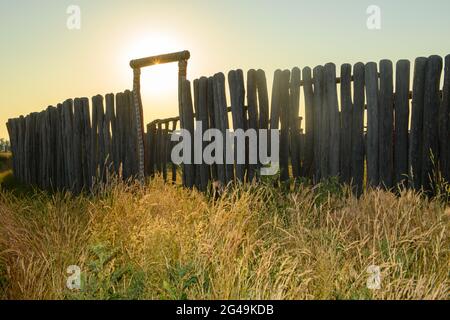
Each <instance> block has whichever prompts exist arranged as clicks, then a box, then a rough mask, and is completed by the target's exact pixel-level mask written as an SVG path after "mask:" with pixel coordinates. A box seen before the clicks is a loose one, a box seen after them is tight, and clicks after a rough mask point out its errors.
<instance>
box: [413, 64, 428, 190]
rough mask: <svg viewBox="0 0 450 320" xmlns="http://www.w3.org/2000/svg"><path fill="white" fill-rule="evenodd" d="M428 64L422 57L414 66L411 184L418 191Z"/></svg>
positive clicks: (420, 178)
mask: <svg viewBox="0 0 450 320" xmlns="http://www.w3.org/2000/svg"><path fill="white" fill-rule="evenodd" d="M427 64H428V59H427V58H424V57H421V58H417V59H416V61H415V65H414V82H413V99H412V115H411V132H410V135H409V137H410V142H409V146H410V147H409V166H410V169H409V177H410V182H409V184H410V186H411V187H412V188H414V189H416V190H419V189H420V188H421V187H422V156H423V112H424V111H423V109H424V97H425V78H426V69H427Z"/></svg>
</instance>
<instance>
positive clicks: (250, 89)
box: [247, 69, 259, 182]
mask: <svg viewBox="0 0 450 320" xmlns="http://www.w3.org/2000/svg"><path fill="white" fill-rule="evenodd" d="M257 85H258V78H257V72H256V70H254V69H251V70H249V71H248V72H247V104H248V129H253V130H255V131H256V132H258V131H257V130H258V125H259V123H258V120H259V119H258V97H257V91H258V87H257ZM248 152H250V150H248ZM247 158H248V157H247ZM257 170H258V165H257V164H249V165H248V171H247V180H248V181H250V182H253V181H254V180H255V179H256V178H257Z"/></svg>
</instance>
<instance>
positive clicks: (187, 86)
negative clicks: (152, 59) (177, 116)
mask: <svg viewBox="0 0 450 320" xmlns="http://www.w3.org/2000/svg"><path fill="white" fill-rule="evenodd" d="M182 92H183V100H182V106H183V110H182V113H181V114H182V115H183V125H184V128H183V129H186V130H187V131H189V133H190V136H191V140H192V138H193V137H194V112H193V109H192V95H191V83H190V82H189V81H188V80H185V81H184V82H183V87H182ZM193 147H194V142H193V141H191V151H192V152H191V159H190V163H189V164H186V163H185V164H184V165H183V167H184V174H185V179H186V180H185V187H187V188H193V187H194V183H195V168H194V165H193V160H194V157H193V150H194V148H193Z"/></svg>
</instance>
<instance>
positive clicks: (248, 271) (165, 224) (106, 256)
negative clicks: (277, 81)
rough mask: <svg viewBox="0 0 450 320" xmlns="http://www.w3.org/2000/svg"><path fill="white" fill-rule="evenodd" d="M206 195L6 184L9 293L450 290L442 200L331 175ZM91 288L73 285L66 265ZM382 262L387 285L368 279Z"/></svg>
mask: <svg viewBox="0 0 450 320" xmlns="http://www.w3.org/2000/svg"><path fill="white" fill-rule="evenodd" d="M272 185H273V184H272V181H267V182H266V183H262V184H260V185H259V186H244V187H236V188H230V189H229V190H227V192H226V193H224V194H223V195H222V196H220V197H215V196H212V195H210V196H208V195H204V194H201V193H198V192H196V191H189V190H184V189H182V188H180V187H178V186H173V185H169V184H164V183H163V182H162V181H161V179H156V180H154V181H152V182H151V183H149V184H148V185H146V186H145V187H144V188H143V187H140V186H138V185H131V186H130V185H126V184H122V183H117V184H115V185H111V186H109V187H108V188H106V189H104V190H103V191H102V192H100V193H99V194H97V195H96V196H78V197H74V196H72V195H70V194H61V193H58V194H48V193H44V192H39V191H31V192H29V193H26V194H22V195H17V194H16V193H14V192H12V191H8V190H5V189H3V190H2V191H0V298H3V299H104V300H108V299H175V300H180V299H255V300H257V299H263V300H264V299H448V297H449V293H450V283H449V272H448V263H449V261H450V252H449V250H450V249H449V248H450V237H449V227H450V209H449V207H448V206H447V205H446V204H445V202H443V201H441V200H440V199H439V198H437V199H434V200H430V199H428V198H427V197H425V196H423V195H421V194H419V193H414V192H410V191H404V192H403V193H402V194H401V195H400V196H399V197H397V196H395V195H394V194H392V193H389V192H385V191H381V190H373V191H369V192H368V193H366V194H365V195H363V196H362V197H361V198H359V199H357V198H355V197H354V196H353V195H352V194H351V192H350V191H349V188H347V187H342V186H339V185H337V184H336V183H335V182H333V181H330V182H327V183H324V184H322V185H319V186H317V187H314V188H312V187H307V186H301V187H299V188H297V189H296V190H295V191H291V192H285V191H283V190H282V189H281V188H273V186H272ZM71 265H78V266H80V268H81V270H82V290H81V291H71V290H69V289H67V288H66V281H67V277H68V274H67V273H66V271H67V267H68V266H71ZM371 265H378V266H380V268H381V272H382V283H381V289H380V290H369V289H368V288H367V286H366V282H367V278H368V274H367V268H368V267H369V266H371Z"/></svg>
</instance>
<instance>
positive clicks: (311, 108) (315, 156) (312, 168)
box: [303, 67, 321, 182]
mask: <svg viewBox="0 0 450 320" xmlns="http://www.w3.org/2000/svg"><path fill="white" fill-rule="evenodd" d="M303 92H304V95H305V117H306V122H307V125H306V133H307V138H306V145H307V146H306V149H307V150H308V151H306V153H307V154H308V153H309V154H310V155H309V156H310V157H311V159H310V160H306V162H307V163H308V161H310V162H309V172H307V174H308V175H309V176H310V177H311V178H312V181H314V182H316V181H318V179H320V165H318V164H319V159H320V139H319V133H320V109H321V108H320V106H317V105H315V103H314V90H313V82H312V76H311V68H310V67H306V68H304V69H303ZM308 118H309V120H308ZM311 148H312V150H311ZM305 158H307V156H305Z"/></svg>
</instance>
